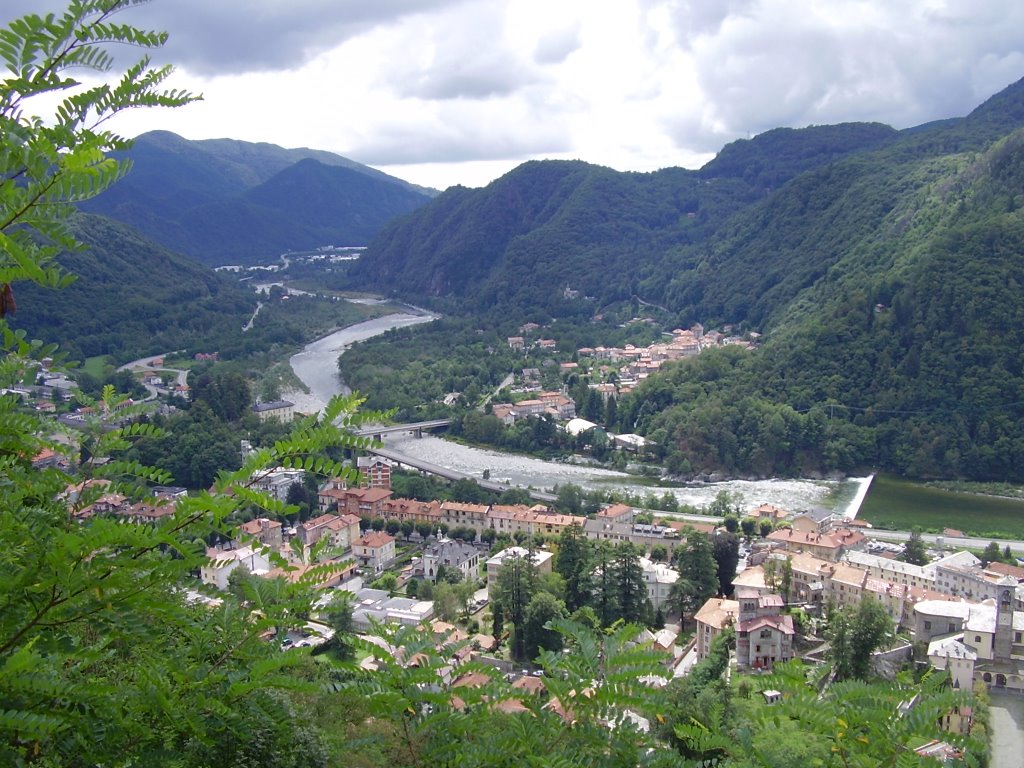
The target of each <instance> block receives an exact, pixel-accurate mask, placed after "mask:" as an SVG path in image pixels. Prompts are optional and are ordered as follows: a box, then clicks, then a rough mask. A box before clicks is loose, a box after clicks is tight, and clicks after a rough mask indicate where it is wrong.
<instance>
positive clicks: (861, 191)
mask: <svg viewBox="0 0 1024 768" xmlns="http://www.w3.org/2000/svg"><path fill="white" fill-rule="evenodd" d="M1022 103H1024V84H1022V83H1017V84H1015V85H1012V86H1010V87H1009V88H1007V89H1006V90H1005V91H1004V92H1002V93H1000V94H997V95H996V96H994V97H993V98H992V99H990V100H989V101H988V102H986V103H985V104H983V105H981V106H980V107H978V108H977V109H976V110H975V111H974V112H972V113H971V114H970V115H968V116H967V117H965V118H962V119H957V120H951V121H945V122H943V123H941V124H936V125H931V126H926V127H923V128H921V129H915V130H909V131H902V132H896V131H892V130H891V129H885V128H884V127H881V126H872V125H860V124H848V125H843V126H834V127H831V128H829V129H828V130H825V129H823V128H811V129H805V130H803V131H792V130H786V131H779V132H773V131H769V132H768V133H766V134H763V135H761V136H758V137H755V138H754V139H751V140H747V141H742V142H737V143H735V144H733V145H729V146H728V147H726V148H725V149H723V151H722V152H721V153H720V155H719V157H718V158H716V160H714V161H712V162H711V163H709V164H708V165H707V166H706V167H705V168H703V169H701V170H700V171H698V172H689V171H683V170H681V169H668V170H665V171H660V172H658V173H656V174H646V175H645V174H618V173H616V172H614V171H610V170H608V169H603V168H598V167H594V166H587V165H585V164H582V163H564V162H541V163H528V164H526V165H524V166H522V167H520V168H518V169H516V170H515V171H513V172H511V173H510V174H508V175H506V176H505V177H502V178H501V179H499V180H497V181H495V182H493V183H492V184H491V185H490V186H488V187H486V188H484V189H482V190H465V189H458V190H453V191H450V192H449V193H445V194H443V195H441V196H439V197H438V198H437V199H436V200H434V201H433V202H432V203H430V204H428V205H426V206H424V207H423V208H421V209H419V210H417V211H416V212H414V213H412V214H410V215H409V216H407V217H404V218H401V219H398V220H396V221H395V222H393V223H392V224H391V225H390V226H389V227H388V228H387V229H386V230H385V231H384V232H383V233H382V234H381V236H380V237H379V238H378V239H377V240H375V241H374V242H373V243H372V244H371V246H370V247H369V249H368V250H367V253H366V257H365V258H364V259H363V260H361V262H360V264H359V265H358V266H357V267H356V268H355V269H354V270H353V277H354V279H356V280H362V281H363V282H364V283H365V284H366V285H368V286H372V285H376V284H380V283H382V282H386V283H387V284H388V285H389V286H390V287H392V288H395V289H397V290H398V291H399V292H400V293H406V294H408V295H416V296H417V298H418V299H420V300H422V296H423V293H424V291H426V292H427V293H428V294H429V295H430V296H433V297H434V298H433V299H432V301H433V305H434V306H436V307H438V308H441V309H442V311H446V312H448V313H450V314H452V315H457V316H461V317H466V318H468V319H469V322H471V323H476V324H478V325H479V326H481V327H488V326H489V325H494V324H495V323H496V322H497V321H498V319H499V318H500V319H502V320H504V321H506V322H508V323H510V324H511V323H513V322H525V321H526V320H530V321H533V322H539V323H551V322H552V321H555V322H557V323H558V327H559V329H560V331H562V332H565V336H566V337H567V338H573V337H575V338H580V337H582V336H583V335H585V334H584V332H583V330H582V329H588V328H589V329H591V330H592V329H593V328H594V327H595V325H596V326H598V327H599V326H600V324H601V323H602V322H603V321H604V317H605V313H606V312H607V311H613V312H614V311H616V309H617V308H619V309H621V308H624V307H632V308H633V309H634V310H635V311H636V312H638V313H639V314H640V315H643V314H649V315H651V316H652V317H653V318H655V320H656V321H657V322H658V323H660V325H661V327H662V328H663V329H671V328H674V327H682V328H687V327H689V326H690V325H692V324H693V323H695V322H700V323H703V324H704V325H705V326H706V327H709V328H716V327H720V326H723V325H727V326H728V327H731V328H735V329H739V330H741V331H744V330H746V331H757V332H758V333H760V334H761V337H762V339H761V341H762V343H761V344H759V346H758V349H756V350H755V351H754V352H752V353H751V354H749V355H746V356H742V355H733V354H731V353H729V352H727V351H726V352H717V351H716V352H715V353H714V354H710V353H706V354H702V355H701V356H700V357H698V358H697V359H695V360H691V361H686V362H681V363H676V364H674V365H669V366H666V367H665V370H664V372H663V373H661V374H658V375H654V376H652V377H650V378H649V379H648V380H647V381H646V382H644V384H643V385H642V386H641V387H639V388H638V389H637V390H636V391H635V392H633V393H632V394H630V395H628V396H626V397H622V398H621V399H620V409H619V423H618V425H615V426H614V427H613V426H612V425H608V426H609V428H616V427H617V428H619V429H621V430H622V431H637V432H640V433H641V434H644V435H646V436H647V437H649V438H650V439H651V440H652V441H653V442H654V443H655V444H656V445H657V446H658V449H657V452H658V458H659V459H660V460H662V461H663V462H664V463H665V466H666V467H667V469H668V470H669V471H670V472H671V473H673V474H678V475H680V476H683V477H686V476H693V475H695V474H702V473H708V472H718V473H725V474H729V475H734V476H749V477H766V476H776V475H784V476H792V475H798V474H828V473H848V472H851V471H862V470H865V469H881V470H885V471H890V472H893V473H896V474H901V475H904V476H908V477H915V478H960V479H970V480H983V481H1003V482H1020V481H1021V480H1022V479H1024V474H1022V471H1024V470H1022V469H1021V467H1022V466H1024V463H1022V462H1021V458H1022V450H1024V432H1022V429H1024V427H1022V425H1024V420H1022V419H1021V415H1022V414H1021V413H1020V409H1021V407H1022V403H1024V399H1022V398H1021V396H1020V393H1021V391H1022V387H1024V378H1022V376H1024V373H1022V370H1021V363H1020V356H1019V350H1020V348H1021V341H1022V339H1020V338H1019V334H1020V328H1021V327H1022V325H1021V320H1022V319H1024V317H1022V315H1024V304H1022V301H1021V298H1020V292H1019V286H1020V285H1021V280H1022V277H1024V276H1022V275H1021V270H1022V268H1024V267H1022V266H1021V262H1020V259H1019V258H1018V254H1019V253H1020V252H1021V251H1022V249H1024V224H1022V215H1024V214H1022V211H1021V202H1022V199H1021V188H1022V186H1021V182H1022V179H1024V170H1022V168H1024V153H1022V147H1024V128H1022V125H1024V122H1022V119H1021V113H1022V110H1021V104H1022ZM625 201H628V204H627V203H626V202H625ZM609 275H615V279H614V280H609V279H607V276H609ZM569 288H571V289H572V291H573V292H572V293H570V292H569V291H568V290H566V289H569ZM570 295H571V296H572V297H573V298H568V297H569V296H570ZM456 297H457V298H456ZM570 329H572V330H570ZM420 333H426V331H420ZM556 335H559V334H556ZM451 349H452V348H451V347H446V348H444V349H443V350H442V349H439V350H438V351H437V352H436V354H437V357H438V358H439V359H443V358H444V357H445V356H446V355H447V354H449V353H450V352H451Z"/></svg>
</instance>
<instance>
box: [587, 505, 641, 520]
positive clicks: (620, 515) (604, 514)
mask: <svg viewBox="0 0 1024 768" xmlns="http://www.w3.org/2000/svg"><path fill="white" fill-rule="evenodd" d="M634 514H635V510H634V509H633V508H632V507H631V506H629V505H628V504H609V505H608V506H607V507H603V508H602V509H600V510H598V512H597V514H596V515H595V517H596V518H597V519H598V520H602V521H604V522H606V523H632V522H633V515H634Z"/></svg>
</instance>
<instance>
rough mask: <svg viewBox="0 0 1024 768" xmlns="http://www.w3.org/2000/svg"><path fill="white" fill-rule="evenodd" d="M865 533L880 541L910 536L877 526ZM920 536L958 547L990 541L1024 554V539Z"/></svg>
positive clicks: (977, 545) (932, 542)
mask: <svg viewBox="0 0 1024 768" xmlns="http://www.w3.org/2000/svg"><path fill="white" fill-rule="evenodd" d="M865 533H866V534H867V535H868V536H870V537H871V538H873V539H881V540H882V541H906V540H907V539H909V538H910V532H909V531H883V530H880V529H878V528H871V529H869V530H867V531H865ZM921 538H922V539H924V540H925V541H926V542H928V543H929V544H937V543H939V541H940V540H941V542H942V544H943V545H944V546H947V547H956V548H959V549H984V548H985V547H987V546H988V545H989V544H990V543H991V542H993V541H994V542H995V543H996V544H998V545H999V549H1004V548H1005V547H1009V548H1010V551H1011V552H1015V553H1017V554H1024V541H1013V540H1011V539H978V538H974V537H971V536H941V535H939V534H934V533H922V534H921Z"/></svg>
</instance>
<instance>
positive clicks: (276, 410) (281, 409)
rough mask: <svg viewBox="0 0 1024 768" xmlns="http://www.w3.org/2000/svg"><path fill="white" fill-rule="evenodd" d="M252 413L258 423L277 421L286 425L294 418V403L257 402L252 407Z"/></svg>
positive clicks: (284, 401)
mask: <svg viewBox="0 0 1024 768" xmlns="http://www.w3.org/2000/svg"><path fill="white" fill-rule="evenodd" d="M252 412H253V413H255V414H256V415H257V416H258V417H259V419H260V421H269V420H270V419H277V420H278V421H282V422H284V423H286V424H287V423H289V422H291V421H292V420H293V419H294V418H295V403H293V402H290V401H288V400H271V401H269V402H266V403H260V402H257V403H256V404H255V405H254V406H253V407H252Z"/></svg>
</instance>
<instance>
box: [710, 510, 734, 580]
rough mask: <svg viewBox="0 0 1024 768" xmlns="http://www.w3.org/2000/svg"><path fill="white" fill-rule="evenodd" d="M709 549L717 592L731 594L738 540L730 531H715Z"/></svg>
mask: <svg viewBox="0 0 1024 768" xmlns="http://www.w3.org/2000/svg"><path fill="white" fill-rule="evenodd" d="M733 519H735V518H733ZM711 551H712V555H713V556H714V558H715V566H716V572H717V574H718V593H719V594H722V595H727V596H728V595H731V594H732V582H733V580H734V579H735V578H736V568H737V566H738V565H739V562H740V540H739V539H738V538H737V537H736V536H735V535H734V534H732V533H716V534H715V535H714V537H713V539H712V542H711Z"/></svg>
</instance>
